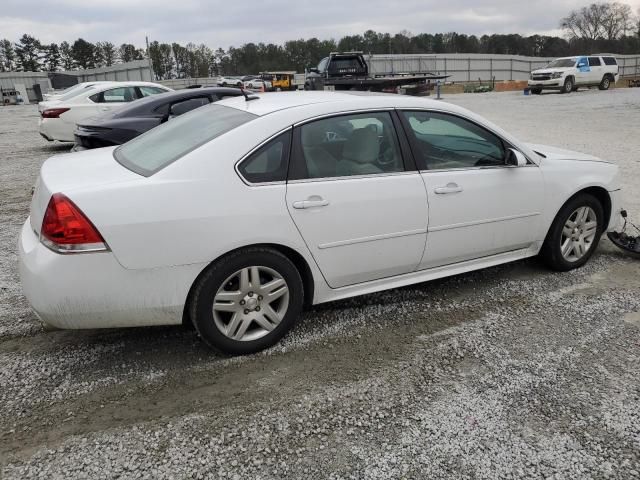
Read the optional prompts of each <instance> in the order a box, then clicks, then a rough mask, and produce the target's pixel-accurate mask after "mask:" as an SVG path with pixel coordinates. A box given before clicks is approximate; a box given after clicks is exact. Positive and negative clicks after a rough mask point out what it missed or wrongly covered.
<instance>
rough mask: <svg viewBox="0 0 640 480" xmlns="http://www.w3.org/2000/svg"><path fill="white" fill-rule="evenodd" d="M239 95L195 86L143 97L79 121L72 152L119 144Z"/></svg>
mask: <svg viewBox="0 0 640 480" xmlns="http://www.w3.org/2000/svg"><path fill="white" fill-rule="evenodd" d="M238 95H242V92H240V90H238V89H237V88H221V87H211V88H197V89H188V90H178V91H176V92H167V93H161V94H159V95H153V96H150V97H147V98H143V99H141V100H138V101H136V102H133V103H131V104H128V105H125V106H124V107H121V108H119V109H117V110H116V111H115V112H109V113H105V114H103V115H99V116H97V117H92V118H88V119H85V120H82V121H80V123H79V124H78V126H77V127H76V130H75V142H76V144H75V146H74V147H73V150H74V151H79V150H85V149H88V148H101V147H108V146H112V145H120V144H123V143H125V142H128V141H129V140H131V139H132V138H135V137H137V136H138V135H140V134H142V133H144V132H146V131H147V130H151V129H152V128H154V127H157V126H158V125H160V124H161V123H164V122H166V121H167V120H170V119H173V118H175V117H178V116H180V115H182V114H184V113H187V112H190V111H191V110H194V109H196V108H198V107H201V106H203V105H208V104H209V103H213V102H217V101H218V100H221V99H223V98H227V97H236V96H238Z"/></svg>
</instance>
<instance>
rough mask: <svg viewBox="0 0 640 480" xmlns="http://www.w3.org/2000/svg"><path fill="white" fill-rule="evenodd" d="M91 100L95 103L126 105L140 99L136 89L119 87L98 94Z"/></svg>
mask: <svg viewBox="0 0 640 480" xmlns="http://www.w3.org/2000/svg"><path fill="white" fill-rule="evenodd" d="M89 98H90V99H91V101H92V102H95V103H124V102H133V101H134V100H135V99H137V98H138V97H137V96H136V89H135V88H134V87H118V88H112V89H110V90H105V91H104V92H100V93H96V94H95V95H92V96H91V97H89Z"/></svg>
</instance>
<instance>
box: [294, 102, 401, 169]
mask: <svg viewBox="0 0 640 480" xmlns="http://www.w3.org/2000/svg"><path fill="white" fill-rule="evenodd" d="M299 132H300V133H299V136H300V142H299V143H300V145H299V148H298V149H297V151H296V169H295V175H294V176H295V178H298V179H300V178H326V177H348V176H354V175H375V174H384V173H391V172H400V171H403V170H404V164H403V162H402V155H401V153H400V147H399V145H398V138H397V135H396V131H395V128H394V125H393V121H392V120H391V115H390V114H389V113H388V112H374V113H362V114H355V115H343V116H338V117H331V118H326V119H322V120H316V121H314V122H310V123H307V124H305V125H302V126H301V127H300V130H299Z"/></svg>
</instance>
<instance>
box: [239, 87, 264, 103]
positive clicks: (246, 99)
mask: <svg viewBox="0 0 640 480" xmlns="http://www.w3.org/2000/svg"><path fill="white" fill-rule="evenodd" d="M240 91H241V92H242V95H244V99H245V101H247V102H250V101H251V100H259V99H260V97H257V96H255V95H248V94H247V91H246V90H245V89H244V88H242V87H240Z"/></svg>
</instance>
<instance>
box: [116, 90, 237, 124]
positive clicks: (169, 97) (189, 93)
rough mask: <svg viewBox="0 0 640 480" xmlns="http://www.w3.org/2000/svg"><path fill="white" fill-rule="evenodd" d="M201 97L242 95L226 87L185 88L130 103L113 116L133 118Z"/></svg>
mask: <svg viewBox="0 0 640 480" xmlns="http://www.w3.org/2000/svg"><path fill="white" fill-rule="evenodd" d="M203 95H222V96H237V95H242V93H241V92H240V89H238V88H228V87H205V88H186V89H183V90H176V91H174V92H166V93H159V94H157V95H150V96H148V97H145V98H141V99H139V100H136V101H135V102H131V104H130V105H125V106H123V107H121V108H119V109H118V110H117V112H116V115H115V116H116V117H117V118H124V117H128V116H135V115H138V114H141V113H146V112H150V111H152V110H154V109H155V108H157V107H159V106H161V105H164V104H167V103H171V102H174V101H176V100H188V99H190V98H195V97H201V96H203Z"/></svg>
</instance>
